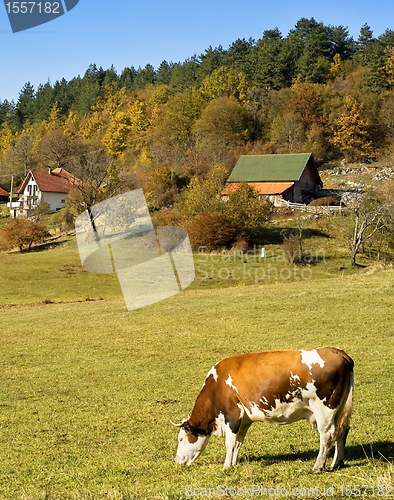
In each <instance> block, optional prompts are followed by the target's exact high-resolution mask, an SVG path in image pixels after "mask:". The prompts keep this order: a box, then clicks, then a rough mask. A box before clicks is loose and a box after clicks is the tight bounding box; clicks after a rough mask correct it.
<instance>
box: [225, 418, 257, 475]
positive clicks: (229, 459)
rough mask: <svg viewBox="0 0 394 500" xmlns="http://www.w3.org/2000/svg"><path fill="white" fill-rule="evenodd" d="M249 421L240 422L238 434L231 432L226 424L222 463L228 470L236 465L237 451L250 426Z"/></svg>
mask: <svg viewBox="0 0 394 500" xmlns="http://www.w3.org/2000/svg"><path fill="white" fill-rule="evenodd" d="M251 423H252V422H251V421H242V422H240V426H239V429H238V432H233V431H232V430H231V427H230V426H229V425H227V424H226V427H225V433H226V459H225V461H224V468H225V469H228V468H229V467H231V466H232V465H235V464H236V463H237V459H238V453H239V449H240V448H241V446H242V443H243V442H244V439H245V436H246V433H247V432H248V429H249V427H250V425H251Z"/></svg>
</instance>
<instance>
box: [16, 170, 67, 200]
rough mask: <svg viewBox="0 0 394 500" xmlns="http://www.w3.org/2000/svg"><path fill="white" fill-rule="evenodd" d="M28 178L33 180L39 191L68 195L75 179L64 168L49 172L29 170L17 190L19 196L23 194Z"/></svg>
mask: <svg viewBox="0 0 394 500" xmlns="http://www.w3.org/2000/svg"><path fill="white" fill-rule="evenodd" d="M30 176H32V177H33V178H34V180H35V181H36V183H37V186H38V187H39V189H40V191H44V192H50V193H68V192H69V191H70V189H71V187H72V184H73V182H74V181H75V178H74V177H73V176H72V175H71V174H70V173H69V172H67V170H64V168H55V169H54V170H52V171H50V172H40V171H38V170H31V171H30V172H29V173H28V174H27V176H26V178H25V180H24V181H23V183H22V185H21V187H20V188H19V190H18V193H19V194H22V193H23V191H24V189H25V186H26V184H27V183H28V181H29V179H30Z"/></svg>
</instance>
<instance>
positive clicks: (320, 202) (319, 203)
mask: <svg viewBox="0 0 394 500" xmlns="http://www.w3.org/2000/svg"><path fill="white" fill-rule="evenodd" d="M340 204H341V201H340V200H338V198H335V196H323V197H322V198H316V200H313V201H311V202H310V203H309V205H310V206H312V207H339V205H340Z"/></svg>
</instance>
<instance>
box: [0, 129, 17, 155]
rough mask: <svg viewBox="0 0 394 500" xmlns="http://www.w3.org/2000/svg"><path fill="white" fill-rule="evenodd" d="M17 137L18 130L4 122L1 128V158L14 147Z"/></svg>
mask: <svg viewBox="0 0 394 500" xmlns="http://www.w3.org/2000/svg"><path fill="white" fill-rule="evenodd" d="M16 137H17V132H16V130H14V129H12V128H11V127H10V126H9V125H8V123H7V122H4V123H3V124H2V126H1V127H0V158H4V156H5V155H6V154H7V151H8V150H9V149H11V148H12V147H13V145H14V144H15V140H16Z"/></svg>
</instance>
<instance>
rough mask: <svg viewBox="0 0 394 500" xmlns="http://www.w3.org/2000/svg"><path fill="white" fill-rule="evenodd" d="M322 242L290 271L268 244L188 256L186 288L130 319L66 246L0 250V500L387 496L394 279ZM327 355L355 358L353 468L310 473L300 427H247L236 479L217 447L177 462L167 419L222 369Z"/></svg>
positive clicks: (112, 282) (308, 448)
mask: <svg viewBox="0 0 394 500" xmlns="http://www.w3.org/2000/svg"><path fill="white" fill-rule="evenodd" d="M313 238H314V236H313V234H311V238H310V240H309V243H308V242H305V245H306V246H308V244H310V245H312V242H313ZM323 243H324V251H325V253H324V258H322V254H321V253H319V254H318V253H317V251H316V256H317V257H318V258H317V259H316V261H315V262H313V263H311V264H310V265H308V266H300V267H298V268H295V267H294V266H289V265H288V264H286V263H285V262H283V261H282V260H281V259H280V253H278V252H279V248H278V247H277V246H275V244H274V243H273V244H272V245H271V244H270V245H267V252H268V250H269V251H270V252H269V253H268V255H267V257H266V258H264V259H261V258H259V257H258V254H253V255H252V254H250V255H239V256H236V257H231V256H230V255H229V254H228V255H226V254H222V255H219V254H215V255H212V254H207V255H199V256H196V270H197V278H196V280H195V282H194V283H193V284H192V285H191V286H190V287H189V288H188V289H186V290H184V291H183V292H182V293H179V294H178V295H175V296H173V297H171V298H170V299H167V300H165V301H163V302H160V303H157V304H153V305H151V306H147V307H145V308H142V309H138V310H135V311H127V310H126V308H125V305H124V302H123V298H122V295H121V291H120V287H119V285H118V282H117V279H116V276H115V275H98V274H91V273H88V272H85V271H83V270H82V268H81V265H80V262H79V258H78V253H77V249H76V245H75V241H74V239H73V238H69V239H64V240H60V242H59V243H57V244H55V243H53V245H52V247H50V248H47V249H45V251H34V252H31V253H23V254H17V253H8V254H7V253H3V254H0V271H1V281H0V283H1V287H0V316H1V323H0V332H1V335H0V361H1V372H0V377H1V385H0V420H1V422H0V428H1V432H0V456H1V461H0V498H1V499H23V500H28V499H29V500H30V499H31V500H39V499H40V500H41V499H51V500H52V499H59V500H60V499H90V500H93V499H94V500H96V499H116V500H118V499H151V498H152V499H172V500H175V499H186V498H203V497H206V498H242V497H244V498H245V497H246V498H250V497H252V496H255V497H258V498H264V497H265V498H269V497H274V498H280V497H282V498H314V499H317V498H325V497H327V498H328V497H331V498H346V497H348V498H352V497H362V498H365V497H380V498H388V497H390V496H394V470H393V459H394V458H393V457H394V443H393V441H394V439H393V418H392V412H393V393H394V381H393V372H394V345H393V336H394V335H393V332H394V320H393V313H392V310H393V308H392V305H393V300H394V271H393V269H390V268H380V267H373V266H369V267H365V268H360V269H356V270H350V269H349V267H348V266H347V265H346V262H347V261H346V258H345V254H343V255H341V254H340V252H339V253H338V252H337V256H335V257H334V254H333V253H332V252H331V245H332V242H331V241H330V240H329V239H327V240H324V242H323ZM311 248H312V247H311ZM313 248H315V247H313ZM338 255H339V256H338ZM251 269H252V271H251ZM269 270H271V272H270V273H269ZM302 273H304V274H302ZM321 345H334V346H339V347H342V348H343V349H344V350H346V351H347V352H348V354H349V355H350V356H352V358H353V359H354V361H355V399H354V413H353V418H352V429H351V432H350V434H349V438H348V445H347V459H346V467H344V468H343V469H341V470H339V471H336V472H327V473H322V474H312V473H311V469H312V465H313V463H314V460H315V459H316V456H317V452H318V434H317V432H316V431H312V430H311V429H310V427H309V425H308V424H307V422H305V421H304V422H299V423H296V424H293V425H288V426H274V425H263V424H254V426H252V427H251V429H250V430H249V433H248V435H247V437H246V440H245V443H244V446H243V448H241V452H240V462H239V464H238V465H237V466H236V467H234V468H233V469H231V470H227V471H223V462H224V455H225V447H224V440H223V439H218V438H215V437H212V439H211V441H210V443H209V444H208V447H207V449H206V450H205V452H204V453H203V454H202V455H201V457H200V458H199V459H198V460H197V462H195V463H194V464H193V465H192V466H190V467H181V466H179V465H177V464H176V463H175V462H174V456H175V449H176V444H177V429H175V428H174V427H173V426H172V425H171V423H170V420H172V421H179V420H180V419H181V418H184V417H186V416H187V415H188V414H189V413H190V411H191V409H192V406H193V404H194V400H195V398H196V396H197V394H198V392H199V390H200V388H201V385H202V383H203V381H204V378H205V375H206V373H207V372H208V370H209V369H210V368H211V366H212V365H213V364H214V363H215V362H217V361H218V360H220V359H222V358H224V357H227V356H230V355H233V354H238V353H243V352H249V351H256V350H266V349H281V348H307V347H314V346H321Z"/></svg>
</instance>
